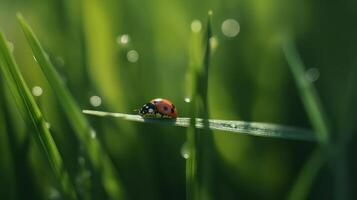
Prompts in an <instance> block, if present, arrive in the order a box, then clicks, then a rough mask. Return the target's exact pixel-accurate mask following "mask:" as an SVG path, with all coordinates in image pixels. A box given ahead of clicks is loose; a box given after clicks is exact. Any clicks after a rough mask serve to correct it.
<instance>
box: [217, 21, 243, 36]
mask: <svg viewBox="0 0 357 200" xmlns="http://www.w3.org/2000/svg"><path fill="white" fill-rule="evenodd" d="M221 30H222V33H223V35H225V36H226V37H235V36H237V35H238V34H239V32H240V25H239V23H238V22H237V21H236V20H235V19H226V20H224V21H223V23H222V26H221Z"/></svg>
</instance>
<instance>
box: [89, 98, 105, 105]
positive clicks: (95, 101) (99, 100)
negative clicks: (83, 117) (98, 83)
mask: <svg viewBox="0 0 357 200" xmlns="http://www.w3.org/2000/svg"><path fill="white" fill-rule="evenodd" d="M89 102H90V104H91V105H92V106H94V107H98V106H100V105H101V104H102V98H100V97H99V96H91V97H90V98H89Z"/></svg>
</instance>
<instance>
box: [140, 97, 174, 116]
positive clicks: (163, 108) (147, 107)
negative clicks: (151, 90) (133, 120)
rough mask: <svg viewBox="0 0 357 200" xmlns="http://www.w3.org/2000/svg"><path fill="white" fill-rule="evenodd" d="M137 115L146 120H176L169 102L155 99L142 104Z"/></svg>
mask: <svg viewBox="0 0 357 200" xmlns="http://www.w3.org/2000/svg"><path fill="white" fill-rule="evenodd" d="M138 111H139V115H141V116H143V117H146V118H177V110H176V108H175V106H174V104H172V103H171V102H170V101H169V100H167V99H161V98H156V99H153V100H151V101H150V102H149V103H146V104H144V105H143V106H142V107H141V108H140V109H139V110H138Z"/></svg>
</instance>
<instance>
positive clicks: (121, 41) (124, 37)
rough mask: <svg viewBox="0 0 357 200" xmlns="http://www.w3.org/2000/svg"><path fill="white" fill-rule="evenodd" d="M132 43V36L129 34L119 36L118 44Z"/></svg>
mask: <svg viewBox="0 0 357 200" xmlns="http://www.w3.org/2000/svg"><path fill="white" fill-rule="evenodd" d="M129 42H130V36H129V35H128V34H123V35H119V36H118V37H117V43H118V44H120V45H126V44H128V43H129Z"/></svg>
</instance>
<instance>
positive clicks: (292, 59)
mask: <svg viewBox="0 0 357 200" xmlns="http://www.w3.org/2000/svg"><path fill="white" fill-rule="evenodd" d="M283 52H284V54H285V58H286V60H287V62H288V64H289V67H290V69H291V71H292V74H293V76H294V80H295V82H296V85H297V87H298V89H299V92H300V96H301V98H302V101H303V103H304V106H305V110H306V112H307V114H308V117H309V119H310V121H311V123H312V126H313V127H314V130H315V132H316V134H317V139H318V142H319V144H320V146H318V147H317V149H315V151H314V153H313V154H312V155H311V156H310V158H309V159H308V160H307V162H306V163H305V166H304V167H303V169H302V171H301V172H300V175H299V176H298V178H297V180H296V182H295V184H294V186H293V187H292V189H291V191H290V193H289V199H304V198H303V197H306V196H307V195H308V192H309V190H310V187H311V186H312V182H313V180H314V178H315V177H316V175H317V173H318V172H319V169H320V168H321V167H322V166H323V164H324V163H325V162H326V160H327V159H326V158H327V157H328V155H327V154H328V152H329V151H327V148H328V146H329V145H330V144H329V143H330V130H329V127H328V123H327V120H326V116H325V112H324V110H323V108H322V105H321V102H320V99H319V96H318V94H317V92H316V89H315V87H314V86H313V85H312V83H311V82H310V81H308V80H307V79H306V77H305V66H304V64H303V62H302V60H301V58H300V56H299V53H298V51H297V49H296V46H295V44H294V43H293V41H292V39H291V38H288V39H287V40H286V41H285V43H284V45H283Z"/></svg>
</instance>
